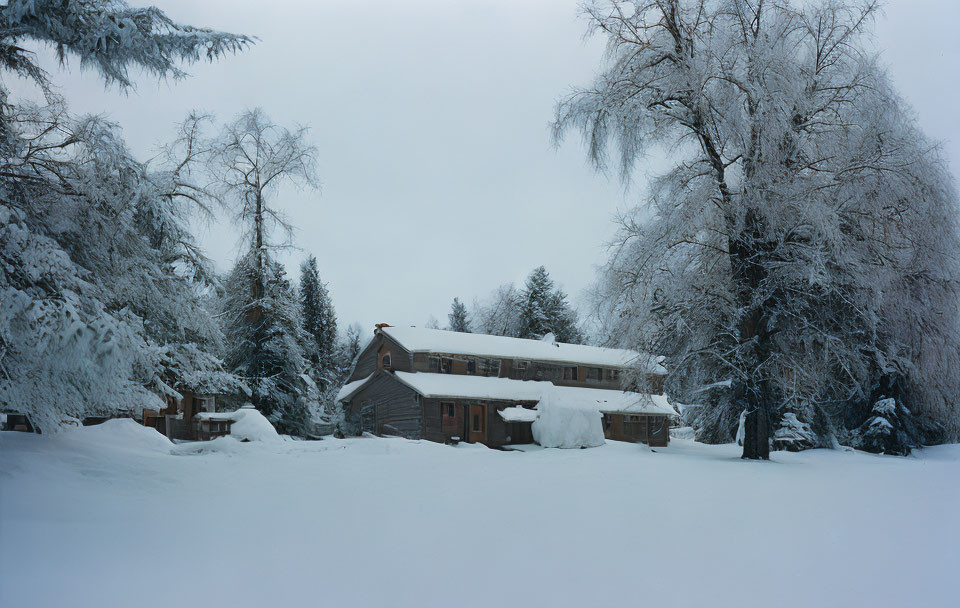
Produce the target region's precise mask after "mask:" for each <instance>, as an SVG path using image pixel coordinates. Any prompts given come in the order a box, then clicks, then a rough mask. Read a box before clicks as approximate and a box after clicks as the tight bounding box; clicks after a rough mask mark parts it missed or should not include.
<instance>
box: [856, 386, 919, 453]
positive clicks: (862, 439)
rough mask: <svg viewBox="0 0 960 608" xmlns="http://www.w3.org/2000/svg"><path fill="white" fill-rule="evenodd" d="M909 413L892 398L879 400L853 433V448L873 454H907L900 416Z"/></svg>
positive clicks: (907, 441) (907, 445)
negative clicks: (865, 419)
mask: <svg viewBox="0 0 960 608" xmlns="http://www.w3.org/2000/svg"><path fill="white" fill-rule="evenodd" d="M909 413H910V412H909V410H907V409H906V408H905V407H903V405H901V404H900V403H898V401H897V400H896V399H895V398H893V397H888V398H885V399H880V400H879V401H877V402H876V403H874V404H873V409H872V410H871V411H870V417H869V418H867V421H866V422H864V423H863V424H862V425H861V426H860V428H858V429H857V430H856V431H855V432H854V433H853V441H852V443H853V447H855V448H857V449H859V450H864V451H865V452H873V453H875V454H895V455H898V456H905V455H907V454H909V453H910V444H909V439H908V437H907V434H906V433H905V432H904V424H903V421H902V420H901V415H903V414H907V415H909Z"/></svg>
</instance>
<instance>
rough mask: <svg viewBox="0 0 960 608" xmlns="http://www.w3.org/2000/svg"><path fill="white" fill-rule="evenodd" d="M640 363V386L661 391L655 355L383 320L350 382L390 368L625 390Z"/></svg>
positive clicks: (661, 371) (660, 372)
mask: <svg viewBox="0 0 960 608" xmlns="http://www.w3.org/2000/svg"><path fill="white" fill-rule="evenodd" d="M643 359H650V360H649V361H645V360H643ZM639 362H642V363H644V364H645V365H646V366H647V368H648V370H647V373H646V376H645V382H644V386H639V387H637V388H638V389H639V390H642V391H643V392H645V393H651V394H660V393H662V392H663V380H664V378H665V377H666V374H667V370H666V369H664V368H663V366H662V365H660V364H659V363H658V362H656V360H655V358H652V357H644V356H642V355H640V354H639V353H637V352H634V351H631V350H623V349H616V348H601V347H598V346H585V345H582V344H561V343H553V342H544V341H541V340H527V339H524V338H509V337H505V336H490V335H487V334H468V333H459V332H453V331H445V330H442V329H425V328H421V327H391V326H389V325H382V324H381V325H378V326H377V329H376V331H375V332H374V336H373V339H372V340H371V341H370V343H369V344H367V346H366V347H365V348H364V349H363V350H362V351H361V352H360V355H359V356H358V357H357V362H356V365H355V367H354V369H353V373H352V374H351V375H350V378H349V380H348V382H355V381H358V380H362V379H364V378H367V377H369V376H370V375H371V374H373V373H374V372H376V371H378V370H387V371H400V372H424V373H432V374H453V375H464V376H483V377H495V378H510V379H512V380H539V381H543V382H552V383H553V384H556V385H557V386H586V387H590V388H603V389H609V390H621V389H622V386H623V380H624V376H625V374H626V373H627V370H629V369H630V368H632V367H634V366H636V365H637V364H638V363H639Z"/></svg>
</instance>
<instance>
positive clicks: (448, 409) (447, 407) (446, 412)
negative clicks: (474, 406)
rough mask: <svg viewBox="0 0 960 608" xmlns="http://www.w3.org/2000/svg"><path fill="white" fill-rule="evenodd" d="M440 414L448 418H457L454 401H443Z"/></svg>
mask: <svg viewBox="0 0 960 608" xmlns="http://www.w3.org/2000/svg"><path fill="white" fill-rule="evenodd" d="M440 412H441V414H442V415H443V416H444V417H446V418H453V417H455V416H456V412H455V411H454V407H453V402H452V401H441V402H440Z"/></svg>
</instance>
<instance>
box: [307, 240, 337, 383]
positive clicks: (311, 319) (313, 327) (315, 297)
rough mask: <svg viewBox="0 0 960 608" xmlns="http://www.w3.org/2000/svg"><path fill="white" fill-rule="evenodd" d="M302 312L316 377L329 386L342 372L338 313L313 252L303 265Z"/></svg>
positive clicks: (308, 350)
mask: <svg viewBox="0 0 960 608" xmlns="http://www.w3.org/2000/svg"><path fill="white" fill-rule="evenodd" d="M300 313H301V316H302V319H303V330H304V331H305V332H306V334H307V335H308V341H307V343H306V347H305V349H304V350H305V351H306V353H307V356H308V358H309V359H310V362H311V364H312V367H313V371H314V379H315V381H316V382H317V384H318V385H319V387H320V390H321V391H322V390H325V389H326V388H327V387H329V386H330V385H331V384H332V383H334V382H336V378H337V376H338V375H339V372H338V365H339V362H338V361H337V348H338V346H337V317H336V313H335V312H334V309H333V302H331V300H330V294H329V292H328V291H327V286H326V285H325V284H324V283H323V282H322V281H321V280H320V273H319V271H318V270H317V258H315V257H313V256H310V257H309V258H307V260H305V261H304V262H303V264H301V266H300Z"/></svg>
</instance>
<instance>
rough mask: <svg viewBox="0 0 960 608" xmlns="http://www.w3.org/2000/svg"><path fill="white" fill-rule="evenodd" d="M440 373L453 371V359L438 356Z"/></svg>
mask: <svg viewBox="0 0 960 608" xmlns="http://www.w3.org/2000/svg"><path fill="white" fill-rule="evenodd" d="M440 373H441V374H452V373H453V359H450V358H449V357H440Z"/></svg>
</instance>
